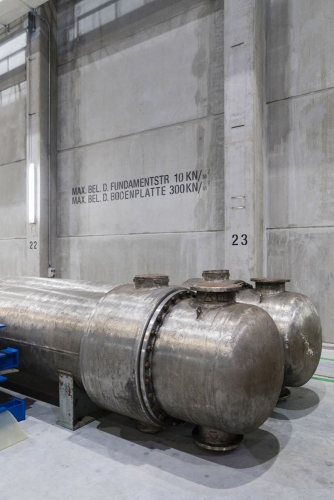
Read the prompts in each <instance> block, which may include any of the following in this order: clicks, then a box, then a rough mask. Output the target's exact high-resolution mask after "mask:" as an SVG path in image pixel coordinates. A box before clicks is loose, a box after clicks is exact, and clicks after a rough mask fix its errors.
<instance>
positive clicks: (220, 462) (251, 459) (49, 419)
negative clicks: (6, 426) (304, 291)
mask: <svg viewBox="0 0 334 500" xmlns="http://www.w3.org/2000/svg"><path fill="white" fill-rule="evenodd" d="M322 357H323V358H325V359H322V360H321V363H320V365H319V369H318V371H317V374H316V378H317V379H312V380H311V381H310V382H309V383H308V384H307V385H306V386H304V387H301V388H297V389H292V396H291V398H290V400H289V401H288V402H286V403H285V404H280V405H279V406H277V407H276V409H275V411H274V412H273V414H272V416H271V417H270V418H269V419H268V421H267V422H266V423H265V424H264V425H263V426H262V427H261V429H259V430H258V431H256V432H253V433H251V434H248V435H246V436H245V439H244V441H243V444H242V445H241V446H240V448H239V449H238V450H237V451H235V452H231V453H229V454H226V455H223V456H222V455H214V454H211V453H209V452H205V451H204V450H203V451H202V450H200V449H198V448H197V447H196V446H195V445H194V444H193V443H192V440H191V430H192V426H191V425H181V426H179V427H177V428H173V429H171V430H169V431H165V432H163V433H161V434H159V435H157V436H155V437H150V436H146V435H143V434H141V433H140V432H138V431H137V430H136V429H135V426H134V423H133V422H132V421H131V420H129V419H126V418H123V417H120V416H117V415H107V416H106V417H104V418H102V419H100V420H99V421H95V422H93V423H92V424H90V425H88V426H86V427H83V428H81V429H80V430H78V431H76V432H73V433H72V432H70V431H66V430H64V429H62V428H59V427H57V425H55V422H56V420H57V412H58V410H57V407H56V406H53V405H51V404H49V403H46V402H42V401H39V400H34V399H29V398H26V401H27V407H28V410H27V420H26V421H25V422H22V424H21V425H22V428H23V429H24V430H25V432H26V433H27V434H28V437H29V439H28V440H26V441H24V442H22V443H19V444H18V445H16V446H13V447H12V448H9V449H7V450H4V451H2V452H1V453H0V470H1V474H0V499H1V500H18V499H21V498H24V499H25V500H46V499H47V500H60V499H62V500H63V499H66V500H93V499H99V500H104V499H108V500H109V499H113V500H115V499H131V500H133V499H145V500H150V499H159V500H162V499H168V500H170V499H173V498H175V499H177V500H183V499H189V500H190V499H191V500H197V499H198V500H199V499H200V500H211V499H222V498H233V499H247V500H249V499H253V498H254V499H275V500H277V499H279V498H282V499H289V500H295V499H312V500H313V499H331V500H332V499H333V498H334V419H333V413H334V350H332V349H325V350H324V351H323V355H322ZM329 360H333V361H329ZM325 377H329V378H328V380H327V379H325ZM318 379H322V380H318ZM323 379H325V380H323ZM2 392H8V393H10V391H7V390H6V389H3V390H2Z"/></svg>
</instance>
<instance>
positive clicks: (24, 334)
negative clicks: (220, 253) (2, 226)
mask: <svg viewBox="0 0 334 500" xmlns="http://www.w3.org/2000/svg"><path fill="white" fill-rule="evenodd" d="M56 281H60V283H59V284H57V283H56ZM167 284H168V278H167V277H161V276H154V277H152V276H146V277H143V276H140V277H137V278H136V279H135V285H107V286H106V285H100V284H96V285H95V284H93V283H88V284H84V283H77V284H76V283H75V282H72V283H70V284H69V286H68V287H67V288H66V284H64V282H62V281H61V280H41V281H40V280H36V281H35V280H34V279H33V280H31V279H29V278H20V279H14V280H13V279H12V280H11V279H8V280H2V281H1V282H0V322H2V323H6V324H7V328H6V330H5V332H4V333H2V334H1V336H0V348H2V347H6V346H8V345H10V346H12V347H18V348H19V349H20V352H21V360H22V364H23V366H22V368H23V369H25V370H27V371H30V372H33V373H36V374H38V375H41V376H43V377H46V378H50V379H55V378H57V377H58V372H59V370H65V371H67V372H70V373H72V374H73V376H74V378H75V380H76V382H77V383H78V384H79V385H81V386H83V387H84V389H85V390H86V392H87V393H88V395H89V396H90V398H91V399H92V400H93V401H94V402H95V403H96V404H97V405H98V406H100V407H102V408H105V409H108V410H112V411H115V412H118V413H120V414H123V415H127V416H130V417H132V418H134V419H136V420H137V421H140V422H142V423H143V424H144V425H147V426H148V427H150V426H151V427H152V428H154V429H160V428H163V427H165V426H166V425H169V424H176V423H177V422H178V421H180V420H186V421H189V422H192V423H194V424H196V425H197V426H198V428H197V429H196V432H195V435H194V438H195V440H196V442H197V443H198V444H200V445H201V446H204V447H207V448H210V449H214V450H226V449H233V448H235V447H236V446H237V445H238V444H239V443H240V440H241V437H240V435H241V434H243V433H245V432H250V431H251V430H253V429H256V428H257V427H259V426H260V425H261V424H262V423H263V422H264V421H265V420H266V418H268V416H269V415H270V413H271V411H272V409H273V407H274V405H275V402H276V400H277V397H278V394H279V391H280V388H281V384H282V379H283V347H282V343H281V340H280V336H279V333H278V331H277V328H276V326H275V324H274V323H273V321H272V319H271V318H270V316H269V315H268V314H267V313H266V312H265V311H263V310H262V309H260V308H258V307H254V306H252V305H243V304H236V303H235V292H236V291H237V289H238V286H237V285H231V284H228V285H226V283H225V284H223V285H221V284H219V283H215V284H214V286H213V284H210V286H209V287H207V286H206V287H204V288H201V287H197V288H196V289H194V290H193V291H192V292H190V291H188V290H185V289H184V288H180V287H169V286H167ZM101 286H102V287H103V289H101V288H100V287H101ZM193 294H196V298H195V297H194V296H192V295H193Z"/></svg>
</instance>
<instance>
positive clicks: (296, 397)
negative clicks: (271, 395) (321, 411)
mask: <svg viewBox="0 0 334 500" xmlns="http://www.w3.org/2000/svg"><path fill="white" fill-rule="evenodd" d="M290 390H291V396H290V398H289V399H288V400H287V401H285V402H283V403H279V404H278V405H276V410H284V415H283V414H282V413H281V412H280V411H275V412H274V414H272V415H271V416H272V418H277V419H278V420H282V419H283V420H284V416H287V417H288V418H289V420H296V419H298V418H303V417H306V416H307V415H309V414H310V413H312V412H314V411H315V410H316V409H317V407H318V405H319V403H320V401H321V399H322V398H323V397H324V395H325V393H326V388H322V387H320V385H319V389H318V391H317V392H315V391H313V390H312V389H309V388H307V387H293V388H291V389H290Z"/></svg>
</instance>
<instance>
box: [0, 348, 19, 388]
mask: <svg viewBox="0 0 334 500" xmlns="http://www.w3.org/2000/svg"><path fill="white" fill-rule="evenodd" d="M18 366H19V351H18V350H17V349H12V348H11V347H7V349H3V350H2V351H0V382H5V381H6V380H7V378H6V377H3V376H1V372H2V371H7V370H14V369H17V368H18Z"/></svg>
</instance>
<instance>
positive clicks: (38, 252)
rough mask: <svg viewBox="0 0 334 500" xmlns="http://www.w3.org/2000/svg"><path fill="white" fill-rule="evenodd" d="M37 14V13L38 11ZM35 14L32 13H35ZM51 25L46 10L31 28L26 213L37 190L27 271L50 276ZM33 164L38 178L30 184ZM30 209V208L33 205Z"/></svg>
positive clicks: (36, 274) (28, 246)
mask: <svg viewBox="0 0 334 500" xmlns="http://www.w3.org/2000/svg"><path fill="white" fill-rule="evenodd" d="M36 14H37V13H36ZM32 15H33V14H32ZM51 26H52V24H51V22H50V21H49V20H48V19H47V15H46V14H45V11H44V9H39V11H38V15H36V16H35V30H33V29H30V30H28V58H27V59H28V63H27V82H28V84H27V89H28V91H27V209H28V210H27V212H28V213H29V203H30V202H29V200H31V199H32V196H33V194H32V192H31V191H32V190H33V189H34V190H35V193H34V197H35V210H36V220H35V221H34V223H33V224H31V223H30V221H29V220H27V274H29V275H31V276H43V277H46V276H48V268H49V266H51V256H50V252H51V246H52V245H51V228H52V227H53V225H52V221H51V219H52V215H51V177H52V174H51V165H52V158H51V156H52V146H51V142H52V139H51V137H52V132H51V127H52V123H51V115H52V113H51V73H52V71H51V66H52V50H51V39H52V27H51ZM31 164H33V165H34V169H35V173H36V181H35V183H34V184H32V182H30V183H29V169H30V171H31V167H30V166H31ZM30 180H31V179H30ZM30 208H31V207H30Z"/></svg>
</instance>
